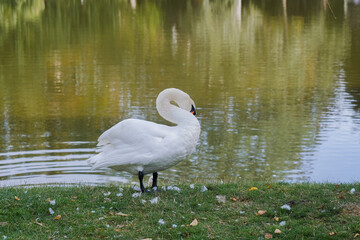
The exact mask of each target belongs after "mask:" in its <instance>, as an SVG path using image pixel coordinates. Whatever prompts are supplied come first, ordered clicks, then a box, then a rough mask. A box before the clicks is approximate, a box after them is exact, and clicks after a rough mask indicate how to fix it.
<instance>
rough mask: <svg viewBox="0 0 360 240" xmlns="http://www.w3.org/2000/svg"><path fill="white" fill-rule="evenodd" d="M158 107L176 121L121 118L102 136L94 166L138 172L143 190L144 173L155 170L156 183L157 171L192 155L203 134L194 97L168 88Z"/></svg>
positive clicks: (166, 115)
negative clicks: (163, 122) (161, 122)
mask: <svg viewBox="0 0 360 240" xmlns="http://www.w3.org/2000/svg"><path fill="white" fill-rule="evenodd" d="M171 102H175V103H176V104H177V105H178V106H176V105H173V104H171ZM156 108H157V110H158V112H159V114H160V115H161V116H162V117H163V118H164V119H166V120H168V121H170V122H172V123H175V124H177V125H176V126H171V127H170V126H166V125H162V124H157V123H154V122H149V121H144V120H139V119H126V120H123V121H121V122H119V123H118V124H116V125H115V126H113V127H112V128H110V129H109V130H107V131H105V132H104V133H103V134H101V136H100V137H99V139H98V145H97V146H98V147H99V152H100V153H99V154H97V155H95V156H93V157H91V158H90V159H89V160H88V163H89V164H90V165H92V166H93V169H97V168H102V167H108V168H112V169H115V170H118V171H127V172H129V173H132V174H137V175H138V176H139V179H140V187H141V190H142V192H144V187H143V184H142V178H143V175H145V174H149V173H153V174H154V183H153V187H156V186H157V182H156V180H157V179H156V178H157V172H158V171H162V170H165V169H168V168H170V167H172V166H174V165H175V164H177V163H179V162H180V161H181V160H184V159H185V158H186V157H187V156H188V155H190V154H191V153H192V152H193V151H194V149H195V146H196V144H197V141H198V139H199V135H200V124H199V121H198V120H197V119H196V117H195V116H194V115H195V104H194V102H193V100H192V99H191V98H190V97H189V95H188V94H186V93H184V92H183V91H181V90H179V89H175V88H169V89H165V90H164V91H162V92H161V93H160V94H159V96H158V97H157V99H156Z"/></svg>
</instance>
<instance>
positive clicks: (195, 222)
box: [190, 218, 199, 227]
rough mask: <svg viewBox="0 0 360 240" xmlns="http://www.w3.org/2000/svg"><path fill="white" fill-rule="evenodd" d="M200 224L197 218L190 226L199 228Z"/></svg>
mask: <svg viewBox="0 0 360 240" xmlns="http://www.w3.org/2000/svg"><path fill="white" fill-rule="evenodd" d="M198 224H199V222H198V220H196V218H195V219H194V220H193V221H192V222H191V223H190V226H193V227H195V226H197V225H198Z"/></svg>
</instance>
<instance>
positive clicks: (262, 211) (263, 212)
mask: <svg viewBox="0 0 360 240" xmlns="http://www.w3.org/2000/svg"><path fill="white" fill-rule="evenodd" d="M265 213H266V210H259V211H258V212H257V213H256V215H264V214H265Z"/></svg>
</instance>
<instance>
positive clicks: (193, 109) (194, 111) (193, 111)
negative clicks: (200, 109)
mask: <svg viewBox="0 0 360 240" xmlns="http://www.w3.org/2000/svg"><path fill="white" fill-rule="evenodd" d="M190 112H191V113H192V114H193V115H196V110H195V107H194V105H191V110H190Z"/></svg>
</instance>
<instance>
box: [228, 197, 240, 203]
mask: <svg viewBox="0 0 360 240" xmlns="http://www.w3.org/2000/svg"><path fill="white" fill-rule="evenodd" d="M230 200H232V201H234V202H237V201H239V199H237V198H234V197H232V198H230Z"/></svg>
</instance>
